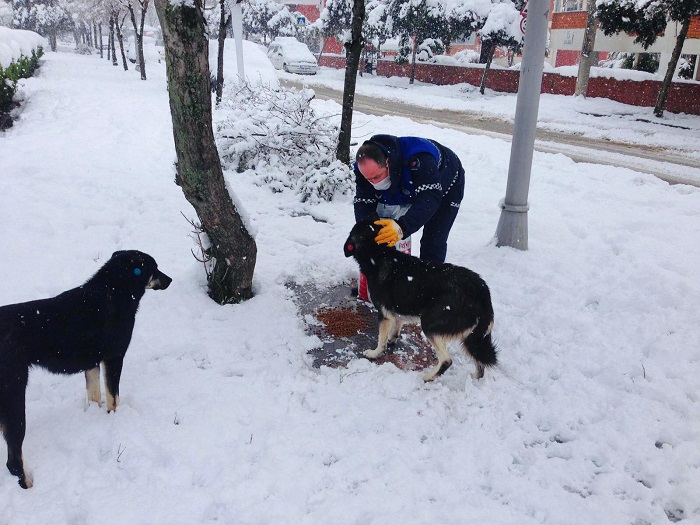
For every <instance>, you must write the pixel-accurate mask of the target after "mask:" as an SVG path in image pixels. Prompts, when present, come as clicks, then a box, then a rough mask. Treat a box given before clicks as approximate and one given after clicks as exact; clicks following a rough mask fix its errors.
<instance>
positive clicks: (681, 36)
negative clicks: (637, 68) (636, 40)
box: [654, 16, 690, 118]
mask: <svg viewBox="0 0 700 525" xmlns="http://www.w3.org/2000/svg"><path fill="white" fill-rule="evenodd" d="M689 28H690V16H688V17H687V18H686V19H685V20H683V25H681V32H680V33H678V37H677V38H676V45H675V47H674V48H673V53H672V54H671V60H670V61H669V63H668V69H667V70H666V76H665V77H664V82H663V84H661V91H659V98H658V99H657V100H656V106H655V107H654V115H656V116H657V117H659V118H661V117H663V116H664V107H665V106H666V97H667V96H668V90H669V89H671V82H672V81H673V75H674V73H675V72H676V66H677V65H678V59H679V58H680V57H681V51H682V50H683V44H684V43H685V37H686V36H688V29H689Z"/></svg>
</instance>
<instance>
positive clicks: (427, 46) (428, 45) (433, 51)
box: [416, 38, 445, 62]
mask: <svg viewBox="0 0 700 525" xmlns="http://www.w3.org/2000/svg"><path fill="white" fill-rule="evenodd" d="M444 52H445V45H444V44H443V43H442V40H440V39H439V38H426V39H425V40H423V42H421V44H420V45H419V46H418V49H417V50H416V60H421V61H423V62H426V61H428V60H430V59H432V58H433V57H434V56H435V55H442V54H443V53H444Z"/></svg>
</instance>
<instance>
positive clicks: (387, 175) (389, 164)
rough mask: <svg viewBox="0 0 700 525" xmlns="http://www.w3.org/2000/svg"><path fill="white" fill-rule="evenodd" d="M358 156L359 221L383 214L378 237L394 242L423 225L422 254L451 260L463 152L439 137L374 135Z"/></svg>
mask: <svg viewBox="0 0 700 525" xmlns="http://www.w3.org/2000/svg"><path fill="white" fill-rule="evenodd" d="M355 158H356V162H355V165H354V168H355V200H354V201H353V202H354V208H355V220H356V221H360V220H362V219H365V218H367V217H369V216H370V215H372V214H373V213H374V212H377V213H378V214H379V216H380V217H383V219H382V220H380V221H377V222H376V224H380V225H381V226H382V229H381V230H380V231H379V233H378V234H377V237H376V241H377V242H378V243H383V244H388V245H389V246H393V245H394V244H396V243H397V242H398V241H399V240H401V239H404V238H406V237H408V236H409V235H411V234H413V233H415V232H416V231H418V230H419V229H420V228H421V227H422V228H423V236H422V237H421V241H420V258H421V259H424V260H427V261H435V262H445V256H446V255H447V237H448V236H449V234H450V229H451V228H452V225H453V224H454V221H455V218H456V217H457V212H458V211H459V205H460V203H461V202H462V197H463V196H464V168H462V163H461V162H460V160H459V158H458V157H457V155H455V153H454V152H453V151H452V150H451V149H449V148H446V147H445V146H443V145H441V144H439V143H437V142H435V141H434V140H428V139H424V138H419V137H395V136H392V135H374V136H373V137H371V138H370V139H369V140H367V141H365V142H364V143H363V144H362V145H361V146H360V148H359V149H358V150H357V155H356V157H355Z"/></svg>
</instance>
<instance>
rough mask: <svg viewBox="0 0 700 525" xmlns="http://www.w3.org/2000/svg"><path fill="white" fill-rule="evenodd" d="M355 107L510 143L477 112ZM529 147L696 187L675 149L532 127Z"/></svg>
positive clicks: (372, 101)
mask: <svg viewBox="0 0 700 525" xmlns="http://www.w3.org/2000/svg"><path fill="white" fill-rule="evenodd" d="M283 84H287V85H289V86H293V87H296V88H301V87H302V85H303V84H302V82H292V81H290V80H284V81H283ZM313 90H314V92H315V93H316V96H317V97H318V98H321V99H330V100H335V101H337V102H338V103H342V96H343V93H342V91H340V90H336V89H331V88H329V87H326V86H318V85H314V86H313ZM355 110H357V111H361V112H363V113H368V114H371V115H394V116H402V117H407V118H410V119H412V120H415V121H417V122H423V123H427V124H434V125H437V126H440V127H448V128H452V129H455V130H458V131H461V132H463V133H469V134H473V135H487V136H490V137H495V138H499V139H503V140H506V141H510V140H511V138H512V134H513V123H512V122H509V121H505V120H501V119H496V118H493V117H490V116H488V117H485V116H484V115H481V114H479V113H475V112H467V111H449V110H436V109H432V108H425V107H420V106H415V105H411V104H404V103H400V102H395V101H390V100H383V99H379V98H374V97H369V96H365V95H360V94H356V95H355ZM535 149H536V150H537V151H543V152H547V153H561V154H563V155H566V156H567V157H570V158H571V159H572V160H574V161H575V162H591V163H595V164H603V165H610V166H620V167H624V168H629V169H632V170H635V171H641V172H644V173H651V174H653V175H655V176H657V177H659V178H660V179H663V180H665V181H667V182H670V183H674V184H678V183H681V184H690V185H693V186H700V184H699V183H698V180H700V168H699V167H697V159H692V158H687V157H683V156H682V155H680V154H679V152H678V151H676V150H666V149H664V148H651V147H643V146H637V145H632V144H625V143H622V142H612V141H603V140H593V139H590V138H586V137H581V136H578V135H572V134H567V133H561V132H556V131H547V130H543V129H538V130H537V138H536V141H535Z"/></svg>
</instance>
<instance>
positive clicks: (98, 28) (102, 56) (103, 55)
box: [97, 22, 105, 58]
mask: <svg viewBox="0 0 700 525" xmlns="http://www.w3.org/2000/svg"><path fill="white" fill-rule="evenodd" d="M97 31H98V35H99V36H100V41H99V46H100V58H104V57H105V52H104V51H103V49H102V22H100V23H99V24H97Z"/></svg>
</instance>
